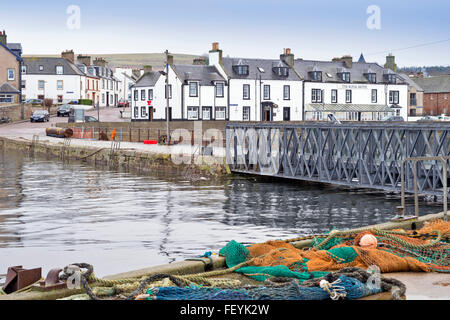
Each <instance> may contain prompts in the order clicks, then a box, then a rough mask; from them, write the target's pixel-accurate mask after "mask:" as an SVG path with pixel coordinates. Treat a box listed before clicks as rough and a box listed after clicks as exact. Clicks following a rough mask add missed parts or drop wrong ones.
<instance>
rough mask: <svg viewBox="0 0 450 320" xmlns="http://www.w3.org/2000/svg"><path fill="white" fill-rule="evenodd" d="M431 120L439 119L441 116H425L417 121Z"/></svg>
mask: <svg viewBox="0 0 450 320" xmlns="http://www.w3.org/2000/svg"><path fill="white" fill-rule="evenodd" d="M430 121H439V118H438V117H433V116H424V117H422V118H420V119H419V120H417V122H430Z"/></svg>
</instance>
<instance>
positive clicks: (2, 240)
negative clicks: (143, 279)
mask: <svg viewBox="0 0 450 320" xmlns="http://www.w3.org/2000/svg"><path fill="white" fill-rule="evenodd" d="M399 204H400V200H399V198H398V197H397V196H389V195H386V194H384V193H380V192H370V193H367V191H363V190H346V189H341V188H335V187H330V186H326V187H325V186H318V185H311V184H305V183H292V181H267V180H260V179H258V180H257V179H254V178H249V177H233V178H231V179H227V180H225V181H221V182H217V181H216V182H212V181H207V180H201V181H197V182H195V183H193V182H191V181H189V180H187V179H186V178H185V177H180V176H175V175H173V174H161V173H158V174H156V173H155V175H154V176H148V175H145V176H144V175H136V174H131V173H128V172H120V171H111V170H107V169H105V168H101V167H93V166H90V165H86V164H82V163H70V164H64V163H62V162H61V161H54V160H46V159H29V158H27V157H25V156H24V155H23V154H20V153H11V152H8V153H6V152H4V153H0V257H1V258H0V274H1V273H6V270H7V267H8V266H13V265H23V266H24V267H25V268H32V267H41V266H42V267H43V273H44V275H45V273H46V272H47V271H48V270H49V269H51V268H55V267H64V266H66V265H68V264H71V263H74V262H87V263H90V264H93V265H94V266H95V273H96V275H97V276H106V275H110V274H115V273H120V272H125V271H129V270H133V269H139V268H145V267H149V266H154V265H160V264H165V263H170V262H173V261H180V260H183V259H186V258H190V257H195V256H199V255H201V254H203V253H204V252H205V251H210V250H211V251H214V252H217V251H218V250H219V249H220V248H221V247H223V246H224V245H225V244H226V243H227V242H228V241H230V240H236V241H239V242H244V243H253V242H262V241H266V240H269V239H284V238H293V237H297V236H302V235H310V234H317V233H324V232H327V231H329V230H330V229H333V228H336V229H346V228H352V227H359V226H365V225H370V224H376V223H381V222H385V221H387V220H389V219H390V218H392V217H393V216H394V215H395V211H396V206H398V205H399ZM440 209H441V206H440V205H438V204H432V203H429V204H425V205H422V206H421V211H422V212H423V213H424V214H425V213H435V212H439V211H440Z"/></svg>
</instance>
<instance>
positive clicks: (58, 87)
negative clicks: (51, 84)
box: [56, 80, 63, 90]
mask: <svg viewBox="0 0 450 320" xmlns="http://www.w3.org/2000/svg"><path fill="white" fill-rule="evenodd" d="M56 89H57V90H63V81H62V80H58V81H56Z"/></svg>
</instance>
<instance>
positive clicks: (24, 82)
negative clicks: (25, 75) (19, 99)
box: [21, 80, 27, 89]
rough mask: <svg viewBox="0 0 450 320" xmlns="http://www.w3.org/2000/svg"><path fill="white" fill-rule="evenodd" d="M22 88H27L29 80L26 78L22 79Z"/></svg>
mask: <svg viewBox="0 0 450 320" xmlns="http://www.w3.org/2000/svg"><path fill="white" fill-rule="evenodd" d="M21 86H22V89H26V87H27V82H26V80H22V85H21Z"/></svg>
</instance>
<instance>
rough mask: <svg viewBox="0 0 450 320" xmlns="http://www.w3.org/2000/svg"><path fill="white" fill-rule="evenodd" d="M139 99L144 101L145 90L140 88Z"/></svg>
mask: <svg viewBox="0 0 450 320" xmlns="http://www.w3.org/2000/svg"><path fill="white" fill-rule="evenodd" d="M141 101H145V90H141Z"/></svg>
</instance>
